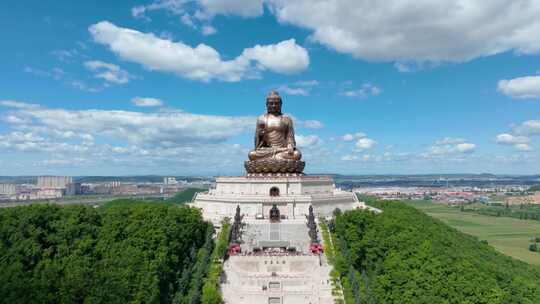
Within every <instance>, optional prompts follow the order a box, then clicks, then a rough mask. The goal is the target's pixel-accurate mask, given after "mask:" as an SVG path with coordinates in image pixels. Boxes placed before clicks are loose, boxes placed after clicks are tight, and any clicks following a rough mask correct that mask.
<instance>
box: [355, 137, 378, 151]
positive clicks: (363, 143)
mask: <svg viewBox="0 0 540 304" xmlns="http://www.w3.org/2000/svg"><path fill="white" fill-rule="evenodd" d="M376 144H377V142H376V141H374V140H373V139H371V138H367V137H364V138H360V139H359V140H357V141H356V144H355V146H356V148H357V149H358V150H361V151H362V150H367V149H371V148H373V146H375V145H376Z"/></svg>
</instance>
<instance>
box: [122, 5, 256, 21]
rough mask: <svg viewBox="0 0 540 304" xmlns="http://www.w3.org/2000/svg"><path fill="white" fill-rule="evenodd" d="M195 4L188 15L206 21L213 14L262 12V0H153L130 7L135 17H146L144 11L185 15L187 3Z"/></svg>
mask: <svg viewBox="0 0 540 304" xmlns="http://www.w3.org/2000/svg"><path fill="white" fill-rule="evenodd" d="M193 4H196V7H195V9H194V11H195V12H194V13H193V15H192V16H191V15H190V17H191V18H193V17H195V18H197V19H199V20H202V21H207V20H209V19H211V18H213V17H214V16H215V15H218V14H221V15H237V16H241V17H246V18H247V17H257V16H260V15H262V14H263V0H197V1H190V0H155V1H153V2H152V3H150V4H148V5H139V6H135V7H133V8H132V9H131V14H132V15H133V17H135V18H146V19H148V17H147V16H146V15H145V13H146V12H150V11H155V10H165V11H167V12H169V13H171V14H173V15H186V14H187V12H188V11H189V5H193Z"/></svg>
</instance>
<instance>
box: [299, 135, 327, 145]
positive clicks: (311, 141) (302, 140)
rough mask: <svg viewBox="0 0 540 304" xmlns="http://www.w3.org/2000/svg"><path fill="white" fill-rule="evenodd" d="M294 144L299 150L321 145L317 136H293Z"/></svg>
mask: <svg viewBox="0 0 540 304" xmlns="http://www.w3.org/2000/svg"><path fill="white" fill-rule="evenodd" d="M295 140H296V144H297V145H298V147H300V148H306V147H312V146H315V145H317V144H319V143H321V139H320V138H319V136H317V135H305V136H304V135H300V134H296V135H295Z"/></svg>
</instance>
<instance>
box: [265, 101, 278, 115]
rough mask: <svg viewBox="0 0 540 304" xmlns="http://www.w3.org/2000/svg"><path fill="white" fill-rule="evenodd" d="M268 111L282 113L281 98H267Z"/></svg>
mask: <svg viewBox="0 0 540 304" xmlns="http://www.w3.org/2000/svg"><path fill="white" fill-rule="evenodd" d="M266 111H267V112H268V113H270V114H281V99H279V98H268V99H266Z"/></svg>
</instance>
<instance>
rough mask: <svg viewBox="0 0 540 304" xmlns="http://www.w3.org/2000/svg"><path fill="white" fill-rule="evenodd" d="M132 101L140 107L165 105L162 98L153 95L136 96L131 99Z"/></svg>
mask: <svg viewBox="0 0 540 304" xmlns="http://www.w3.org/2000/svg"><path fill="white" fill-rule="evenodd" d="M131 103H133V104H134V105H136V106H138V107H159V106H162V105H163V102H162V101H161V100H160V99H157V98H152V97H134V98H133V99H131Z"/></svg>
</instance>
